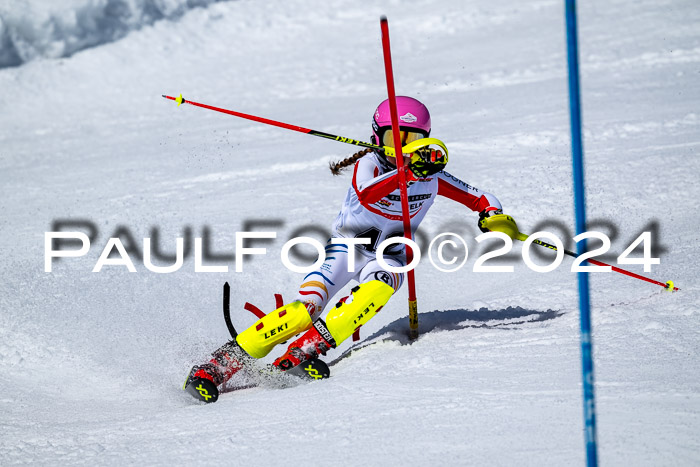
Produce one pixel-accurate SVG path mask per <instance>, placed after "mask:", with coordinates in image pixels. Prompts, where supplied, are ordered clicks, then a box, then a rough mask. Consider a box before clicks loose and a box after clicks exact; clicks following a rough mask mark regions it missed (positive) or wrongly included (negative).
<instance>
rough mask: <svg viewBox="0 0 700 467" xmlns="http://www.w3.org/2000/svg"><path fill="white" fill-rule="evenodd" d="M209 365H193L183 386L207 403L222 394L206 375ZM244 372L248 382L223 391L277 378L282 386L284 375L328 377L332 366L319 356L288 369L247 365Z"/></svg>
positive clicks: (298, 378) (304, 378)
mask: <svg viewBox="0 0 700 467" xmlns="http://www.w3.org/2000/svg"><path fill="white" fill-rule="evenodd" d="M208 365H209V364H204V365H195V366H193V367H192V369H191V370H190V372H189V373H188V375H187V379H186V380H185V384H184V385H183V387H182V388H183V389H184V391H185V392H187V393H188V394H190V395H191V396H192V397H194V398H195V399H197V400H198V401H201V402H204V403H207V404H209V403H212V402H216V401H217V400H219V394H220V392H219V388H218V386H217V384H216V383H215V381H213V380H212V379H210V378H209V377H208V375H205V373H207V370H208V371H209V372H211V368H208ZM244 373H246V375H247V376H249V379H250V381H249V382H248V383H247V384H244V385H241V386H238V387H233V388H231V389H228V388H227V389H226V390H225V391H223V392H232V391H237V390H241V389H249V388H254V387H261V386H266V384H265V383H266V382H270V381H275V380H276V381H277V383H278V384H277V385H279V383H282V386H285V384H284V383H285V382H284V381H283V380H282V379H281V378H280V377H281V376H283V375H289V376H291V377H293V378H294V380H296V381H301V382H310V381H316V380H319V379H326V378H328V377H330V375H331V371H330V368H328V365H327V364H326V362H324V361H323V360H320V359H318V358H315V359H312V360H308V361H306V362H304V363H302V364H301V365H297V366H296V367H294V368H291V369H289V370H287V371H282V370H280V369H279V368H277V367H274V366H272V365H270V366H267V367H264V368H256V367H250V366H246V367H245V369H244Z"/></svg>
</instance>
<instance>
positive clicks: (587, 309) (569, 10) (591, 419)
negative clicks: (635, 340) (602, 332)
mask: <svg viewBox="0 0 700 467" xmlns="http://www.w3.org/2000/svg"><path fill="white" fill-rule="evenodd" d="M565 2H566V42H567V53H568V59H569V60H568V61H569V110H570V115H571V149H572V156H573V168H574V170H573V175H574V208H575V210H576V235H578V234H581V233H583V232H585V231H586V197H585V190H584V183H583V144H582V137H581V98H580V85H579V70H578V30H577V29H578V28H577V26H576V0H565ZM577 249H578V254H579V255H581V254H583V253H585V252H586V251H587V242H586V240H585V239H584V240H583V241H580V242H578V243H577ZM578 295H579V308H580V313H581V367H582V373H583V374H582V376H583V418H584V427H585V441H586V464H587V465H588V466H589V467H593V466H597V465H598V445H597V441H596V416H595V391H594V381H595V380H594V378H593V339H592V333H591V303H590V292H589V286H588V272H579V273H578Z"/></svg>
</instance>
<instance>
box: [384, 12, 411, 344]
mask: <svg viewBox="0 0 700 467" xmlns="http://www.w3.org/2000/svg"><path fill="white" fill-rule="evenodd" d="M380 25H381V28H382V48H383V50H384V70H385V72H386V87H387V91H388V93H389V109H390V110H391V131H392V133H393V136H394V141H401V131H400V130H399V113H398V110H397V109H396V92H395V90H394V71H393V69H392V66H391V47H390V45H389V22H388V21H387V19H386V16H382V17H381V19H380ZM394 146H396V148H395V149H396V168H397V169H398V175H399V192H400V194H401V213H402V217H403V236H404V237H405V238H408V239H411V240H413V236H412V235H411V217H410V214H409V210H408V193H407V185H406V172H404V168H403V167H404V165H403V153H402V152H401V145H400V144H394ZM412 261H413V250H411V247H410V246H409V245H406V264H411V262H412ZM408 323H409V334H408V335H409V338H411V339H416V338H417V337H418V304H417V303H416V276H415V274H414V272H413V269H411V270H410V271H408Z"/></svg>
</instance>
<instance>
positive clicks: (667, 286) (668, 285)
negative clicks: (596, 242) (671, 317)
mask: <svg viewBox="0 0 700 467" xmlns="http://www.w3.org/2000/svg"><path fill="white" fill-rule="evenodd" d="M522 235H523V236H524V238H519V240H524V239H526V238H527V235H525V234H522ZM532 243H535V244H537V245H539V246H543V247H545V248H549V249H550V250H554V251H556V250H557V247H556V246H554V245H551V244H549V243H547V242H543V241H542V240H540V239H538V238H537V239H535V240H533V241H532ZM564 254H565V255H568V256H571V257H574V258H578V257H579V255H578V254H576V253H574V252H573V251H569V250H564ZM586 261H588V262H589V263H591V264H594V265H596V266H610V267H611V268H612V270H613V271H615V272H619V273H620V274H624V275H625V276H629V277H634V278H635V279H639V280H640V281H645V282H649V283H651V284H656V285H659V286H661V287H663V288H664V289H666V290H670V291H671V292H677V291H679V290H680V289H679V288H678V287H676V286H675V285H674V284H673V281H668V282H666V283H664V282H661V281H656V280H654V279H650V278H648V277H644V276H640V275H639V274H635V273H633V272H631V271H628V270H626V269H622V268H618V267H617V266H613V265H611V264H606V263H603V262H602V261H598V260H596V259H593V258H589V259H587V260H586Z"/></svg>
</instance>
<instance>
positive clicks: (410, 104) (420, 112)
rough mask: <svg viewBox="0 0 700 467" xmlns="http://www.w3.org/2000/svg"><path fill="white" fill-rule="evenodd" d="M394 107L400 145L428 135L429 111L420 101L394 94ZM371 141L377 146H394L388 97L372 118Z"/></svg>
mask: <svg viewBox="0 0 700 467" xmlns="http://www.w3.org/2000/svg"><path fill="white" fill-rule="evenodd" d="M396 109H397V110H398V114H399V129H400V130H401V139H402V145H403V146H405V145H406V144H408V143H410V142H412V141H415V140H417V139H421V138H427V137H428V136H429V135H430V112H428V108H427V107H426V106H424V105H423V104H422V103H421V102H420V101H418V100H416V99H414V98H412V97H406V96H396ZM372 143H374V144H376V145H379V146H390V147H392V148H393V147H394V137H393V134H392V131H391V110H390V109H389V99H386V100H385V101H383V102H382V103H381V104H379V107H377V110H376V111H375V112H374V117H373V118H372Z"/></svg>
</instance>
